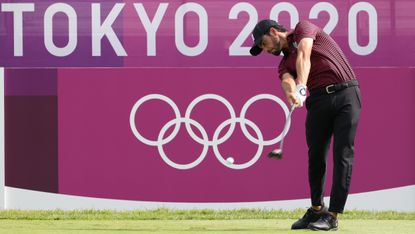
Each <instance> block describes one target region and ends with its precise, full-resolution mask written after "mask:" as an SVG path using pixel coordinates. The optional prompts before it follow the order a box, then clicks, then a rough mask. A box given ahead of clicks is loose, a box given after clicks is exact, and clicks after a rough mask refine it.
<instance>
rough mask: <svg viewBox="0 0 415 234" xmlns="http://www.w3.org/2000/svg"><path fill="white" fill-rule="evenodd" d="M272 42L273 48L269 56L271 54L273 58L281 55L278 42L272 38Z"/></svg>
mask: <svg viewBox="0 0 415 234" xmlns="http://www.w3.org/2000/svg"><path fill="white" fill-rule="evenodd" d="M272 42H273V47H274V48H273V49H272V52H271V54H273V55H275V56H280V54H281V43H280V41H279V40H277V39H275V38H273V40H272Z"/></svg>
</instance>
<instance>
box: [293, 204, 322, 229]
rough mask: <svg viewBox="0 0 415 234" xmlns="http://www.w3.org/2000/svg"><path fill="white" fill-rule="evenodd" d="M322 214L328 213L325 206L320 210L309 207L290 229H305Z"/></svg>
mask: <svg viewBox="0 0 415 234" xmlns="http://www.w3.org/2000/svg"><path fill="white" fill-rule="evenodd" d="M324 214H328V211H327V208H326V207H322V208H321V209H320V210H314V209H313V208H311V207H310V208H308V210H307V212H306V213H305V214H304V216H303V217H302V218H301V219H299V220H297V221H296V222H295V223H293V225H292V226H291V229H306V228H308V225H309V224H310V223H312V222H316V221H317V220H318V219H319V218H320V217H322V216H323V215H324Z"/></svg>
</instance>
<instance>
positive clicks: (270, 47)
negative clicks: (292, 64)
mask: <svg viewBox="0 0 415 234" xmlns="http://www.w3.org/2000/svg"><path fill="white" fill-rule="evenodd" d="M259 47H260V48H261V49H263V50H265V51H267V52H268V53H270V54H273V55H275V56H279V55H280V53H281V50H282V45H281V40H280V38H279V36H278V35H277V34H276V33H275V32H273V31H272V30H271V32H270V33H267V34H265V35H264V36H262V43H261V45H260V46H259Z"/></svg>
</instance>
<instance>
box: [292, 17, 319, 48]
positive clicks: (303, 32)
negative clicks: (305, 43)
mask: <svg viewBox="0 0 415 234" xmlns="http://www.w3.org/2000/svg"><path fill="white" fill-rule="evenodd" d="M319 30H320V28H319V27H317V26H316V25H315V24H312V23H311V22H309V21H300V22H299V23H298V24H297V25H296V26H295V29H294V33H293V34H294V41H295V42H297V43H300V41H301V39H303V38H312V39H313V40H315V39H316V35H317V33H318V31H319Z"/></svg>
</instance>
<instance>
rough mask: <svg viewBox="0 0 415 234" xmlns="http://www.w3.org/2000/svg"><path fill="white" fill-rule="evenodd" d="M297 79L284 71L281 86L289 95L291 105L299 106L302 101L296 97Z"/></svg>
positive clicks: (288, 99) (286, 94) (287, 95)
mask: <svg viewBox="0 0 415 234" xmlns="http://www.w3.org/2000/svg"><path fill="white" fill-rule="evenodd" d="M295 86H296V84H295V80H294V77H293V76H292V75H291V74H290V73H284V74H282V77H281V87H282V90H283V91H284V93H285V96H286V97H287V101H288V103H289V104H290V105H293V104H295V105H296V106H298V105H299V104H300V101H299V100H298V98H297V97H296V94H295Z"/></svg>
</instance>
